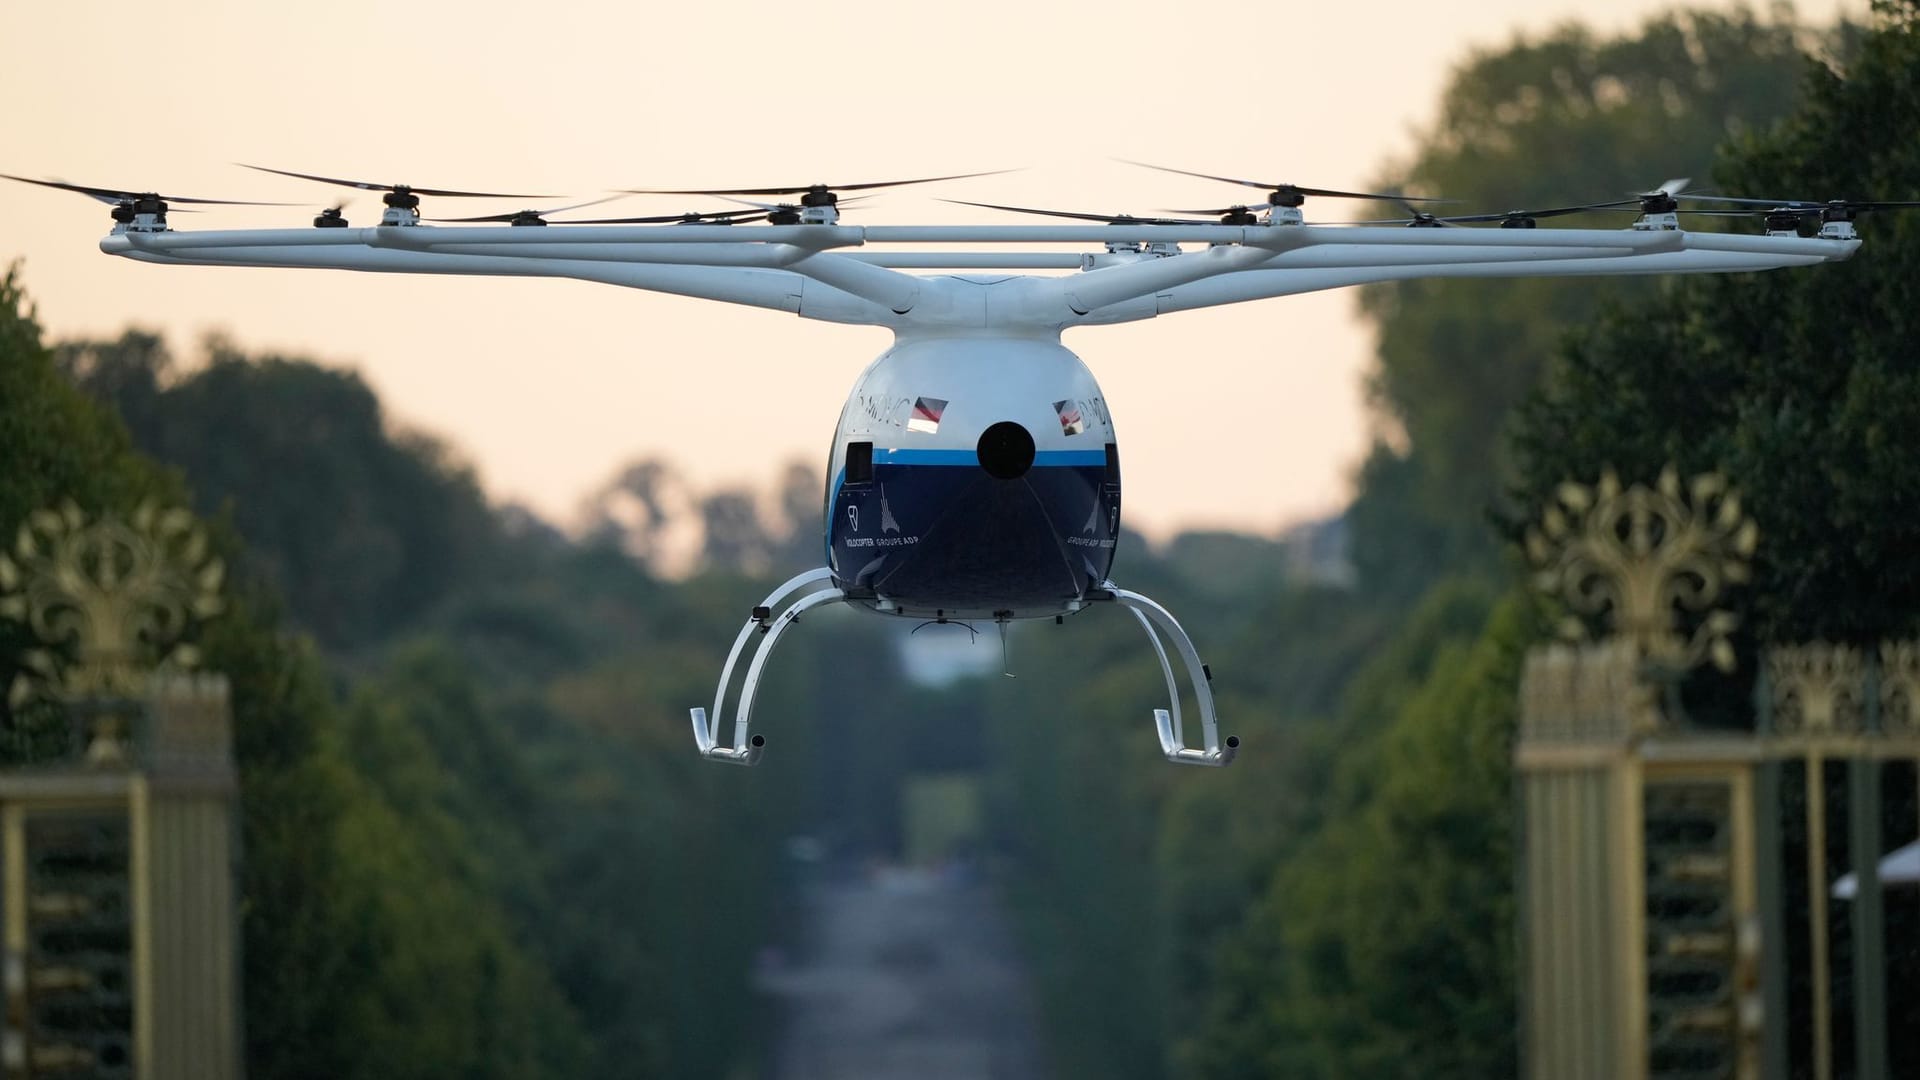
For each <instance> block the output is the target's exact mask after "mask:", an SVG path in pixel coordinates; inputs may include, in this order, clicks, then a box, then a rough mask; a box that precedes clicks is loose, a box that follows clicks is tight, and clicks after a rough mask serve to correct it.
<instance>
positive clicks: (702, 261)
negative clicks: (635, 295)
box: [101, 222, 1859, 333]
mask: <svg viewBox="0 0 1920 1080" xmlns="http://www.w3.org/2000/svg"><path fill="white" fill-rule="evenodd" d="M1087 242H1099V243H1102V244H1106V245H1108V246H1109V249H1110V254H1112V253H1115V252H1117V253H1118V254H1117V255H1113V257H1112V258H1111V259H1108V258H1107V257H1102V260H1103V261H1106V262H1107V263H1108V264H1107V265H1100V266H1098V268H1096V269H1084V270H1082V271H1081V272H1078V273H1067V274H1061V275H1056V276H1035V275H1030V274H1029V275H1011V276H996V277H995V278H993V279H991V280H981V279H977V278H967V277H959V276H945V275H918V274H909V273H903V272H902V271H901V270H900V269H895V268H894V267H901V268H919V269H936V268H950V269H961V270H964V269H969V268H972V269H983V270H984V269H1026V270H1047V269H1066V268H1069V267H1075V266H1081V267H1084V266H1089V265H1093V263H1092V262H1091V261H1090V260H1091V258H1092V257H1090V256H1089V257H1083V256H1080V255H1073V254H1065V253H1054V252H1043V251H1032V250H1024V251H1012V252H984V251H967V252H952V251H908V252H873V253H868V252H863V253H860V254H845V253H840V252H836V251H834V250H833V249H836V248H852V247H861V246H865V245H892V244H907V243H932V244H956V243H971V244H1001V243H1021V244H1036V243H1039V244H1060V243H1074V244H1083V243H1087ZM1181 243H1205V244H1207V245H1209V246H1208V247H1207V248H1205V249H1201V250H1192V251H1184V252H1182V251H1180V250H1179V247H1178V245H1179V244H1181ZM1135 245H1151V246H1150V247H1144V246H1142V247H1136V246H1135ZM1858 247H1859V241H1858V240H1857V239H1852V238H1850V237H1820V238H1802V237H1798V236H1791V235H1780V234H1769V235H1765V236H1751V235H1734V234H1727V233H1688V232H1684V231H1682V230H1679V229H1673V228H1660V227H1646V226H1645V223H1644V222H1643V225H1642V226H1638V227H1635V228H1630V229H1615V230H1600V229H1554V228H1543V229H1526V230H1517V229H1514V230H1509V229H1497V228H1404V227H1383V226H1329V225H1255V226H1225V225H1214V224H1191V225H1189V224H1179V225H1143V224H1122V225H1106V226H1059V225H1049V226H871V227H864V228H863V227H854V226H842V225H774V226H762V225H754V226H743V225H667V226H613V227H602V226H580V225H575V226H568V225H554V226H548V227H544V228H511V227H507V228H503V227H497V226H496V227H471V226H464V227H442V226H426V225H409V226H392V225H383V226H378V227H374V228H361V229H349V228H340V229H333V228H320V229H255V230H218V231H208V232H186V233H182V232H177V231H174V230H171V229H166V228H164V227H161V228H158V229H155V228H151V227H147V228H132V229H124V228H123V229H119V230H116V231H115V232H114V234H113V235H110V236H108V237H107V238H105V239H104V240H102V241H101V249H102V250H103V251H106V252H108V253H109V254H114V255H122V256H126V257H129V258H134V259H139V260H141V261H146V262H164V263H182V264H192V265H228V266H276V267H311V268H328V269H342V270H362V271H371V272H376V273H429V274H432V273H438V274H479V275H501V276H523V277H563V278H574V279H578V280H583V281H597V282H603V283H606V284H612V285H620V286H625V287H628V288H637V289H646V290H650V291H654V292H664V293H673V294H677V295H681V296H692V297H697V298H701V299H708V300H718V301H722V302H726V303H734V304H744V305H748V306H753V307H761V308H768V309H771V310H777V311H786V312H789V313H792V314H797V315H800V316H802V317H805V318H811V319H820V320H824V321H829V322H840V323H853V324H861V325H874V326H888V327H892V328H894V329H896V330H902V331H906V330H911V329H937V328H941V327H949V326H963V327H974V328H993V329H1004V330H1008V331H1010V332H1015V333H1033V332H1039V333H1046V332H1051V331H1058V330H1060V329H1063V328H1065V327H1068V326H1076V325H1079V326H1085V325H1102V324H1111V323H1119V322H1130V321H1134V320H1137V319H1147V318H1152V317H1154V316H1155V315H1159V314H1164V313H1167V312H1172V311H1185V310H1191V309H1195V308H1202V307H1214V306H1218V305H1221V304H1233V303H1241V302H1244V301H1249V300H1259V299H1264V298H1268V297H1276V296H1287V295H1291V294H1295V293H1302V292H1312V291H1317V290H1322V289H1332V288H1340V287H1343V286H1348V285H1356V284H1364V283H1368V282H1376V281H1396V280H1407V279H1412V278H1423V277H1516V276H1525V277H1534V276H1539V277H1549V276H1568V275H1585V274H1596V275H1597V274H1665V273H1724V272H1732V271H1752V270H1768V269H1776V268H1780V267H1787V266H1803V265H1810V264H1814V263H1819V262H1825V261H1838V260H1841V259H1845V258H1847V257H1849V256H1851V255H1852V254H1853V252H1854V251H1855V250H1856V249H1857V248H1858ZM1083 260H1087V261H1083Z"/></svg>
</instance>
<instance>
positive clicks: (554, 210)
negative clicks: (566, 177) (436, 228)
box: [425, 195, 624, 224]
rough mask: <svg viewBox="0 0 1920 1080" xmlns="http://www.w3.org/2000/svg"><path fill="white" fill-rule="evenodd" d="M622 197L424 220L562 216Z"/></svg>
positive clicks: (453, 222)
mask: <svg viewBox="0 0 1920 1080" xmlns="http://www.w3.org/2000/svg"><path fill="white" fill-rule="evenodd" d="M623 197H624V196H620V195H608V196H606V197H605V198H600V199H589V200H588V201H586V202H580V203H574V204H573V205H572V206H554V207H549V208H548V209H545V210H514V211H511V212H510V213H505V214H483V215H481V216H479V217H450V218H426V219H425V220H427V221H437V222H444V223H447V224H465V223H467V222H474V221H512V220H513V219H514V218H517V217H520V216H521V215H523V214H532V215H534V216H536V217H546V216H547V215H548V214H564V213H566V212H567V211H569V210H584V209H586V208H587V207H589V206H599V205H600V204H601V203H608V202H612V201H613V200H615V199H619V198H623Z"/></svg>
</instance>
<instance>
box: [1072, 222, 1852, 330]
mask: <svg viewBox="0 0 1920 1080" xmlns="http://www.w3.org/2000/svg"><path fill="white" fill-rule="evenodd" d="M1641 235H1644V236H1650V237H1661V238H1665V239H1666V240H1667V241H1668V243H1667V244H1666V245H1665V246H1667V247H1669V248H1673V247H1678V248H1679V249H1680V250H1664V251H1663V250H1657V249H1655V250H1649V251H1646V252H1645V253H1638V252H1631V251H1629V252H1627V253H1625V254H1616V255H1614V256H1611V257H1608V256H1593V255H1582V256H1580V257H1576V258H1565V257H1557V256H1556V254H1555V253H1552V252H1545V253H1543V252H1541V251H1538V250H1528V249H1525V248H1523V249H1521V250H1522V251H1524V252H1525V254H1526V257H1525V258H1523V259H1516V260H1513V261H1506V260H1501V259H1488V258H1484V257H1472V258H1465V259H1459V260H1453V259H1449V260H1447V261H1441V260H1437V259H1436V260H1434V261H1432V262H1408V263H1405V264H1403V265H1381V263H1380V262H1375V263H1374V264H1373V265H1371V266H1368V265H1365V264H1364V263H1362V262H1360V261H1358V260H1355V261H1353V262H1352V263H1350V264H1349V265H1346V266H1332V265H1327V266H1320V267H1299V268H1294V267H1285V266H1282V265H1280V264H1279V263H1278V262H1276V263H1275V264H1270V268H1262V269H1258V270H1253V271H1249V272H1247V273H1243V274H1235V275H1232V276H1229V277H1225V278H1215V279H1212V280H1207V281H1201V282H1196V283H1194V284H1192V285H1187V286H1184V287H1181V288H1175V289H1171V290H1168V291H1166V292H1163V293H1159V294H1157V296H1156V298H1155V299H1156V303H1155V306H1154V310H1153V311H1152V312H1142V311H1139V310H1138V309H1137V308H1136V309H1134V310H1130V311H1127V312H1125V313H1119V312H1116V313H1115V314H1116V315H1118V316H1119V317H1117V318H1114V319H1112V320H1111V321H1115V322H1123V321H1130V320H1132V319H1138V318H1146V317H1151V315H1153V314H1168V313H1171V312H1175V311H1191V310H1194V309H1197V308H1207V307H1218V306H1220V305H1223V304H1238V303H1243V302H1245V301H1249V300H1263V299H1269V298H1272V297H1277V296H1292V295H1296V294H1299V293H1306V292H1317V291H1321V290H1325V289H1338V288H1344V287H1347V286H1351V285H1365V284H1371V283H1374V282H1380V281H1407V280H1411V279H1415V278H1440V277H1453V278H1472V277H1478V278H1495V277H1579V276H1602V275H1626V274H1722V273H1737V272H1743V271H1747V272H1750V271H1758V270H1777V269H1783V268H1786V267H1793V266H1812V265H1817V264H1819V263H1822V262H1839V261H1842V260H1844V259H1846V258H1848V257H1850V256H1851V255H1852V254H1853V253H1854V251H1856V250H1857V249H1858V248H1859V246H1860V241H1858V240H1819V239H1801V238H1798V237H1773V236H1735V235H1729V234H1725V233H1681V232H1648V233H1643V234H1641ZM1102 314H1104V313H1102V312H1097V311H1096V312H1094V313H1093V314H1092V317H1091V318H1089V319H1088V320H1087V321H1088V322H1089V323H1092V322H1101V321H1108V320H1103V319H1102V318H1101V316H1102Z"/></svg>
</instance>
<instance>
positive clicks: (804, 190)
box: [627, 169, 1013, 206]
mask: <svg viewBox="0 0 1920 1080" xmlns="http://www.w3.org/2000/svg"><path fill="white" fill-rule="evenodd" d="M1012 171H1013V170H1011V169H995V170H993V171H991V172H975V173H954V174H953V175H951V176H922V177H917V178H915V179H912V180H871V181H867V182H865V183H858V184H824V183H822V184H799V185H796V186H792V187H763V188H705V189H699V190H684V191H668V190H662V189H655V188H631V189H627V194H630V195H798V196H800V205H801V206H836V205H838V204H839V202H840V198H839V195H838V192H842V191H870V190H873V189H875V188H890V187H906V186H908V185H910V184H937V183H939V182H940V181H942V180H971V179H973V178H974V177H976V176H1000V175H1003V174H1005V173H1008V172H1012Z"/></svg>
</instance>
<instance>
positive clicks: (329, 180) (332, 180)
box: [234, 161, 560, 199]
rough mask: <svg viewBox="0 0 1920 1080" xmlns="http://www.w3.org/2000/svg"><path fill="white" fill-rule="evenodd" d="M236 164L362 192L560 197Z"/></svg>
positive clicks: (481, 197) (538, 197)
mask: <svg viewBox="0 0 1920 1080" xmlns="http://www.w3.org/2000/svg"><path fill="white" fill-rule="evenodd" d="M234 164H236V165H238V166H240V167H241V168H243V169H255V170H258V171H260V172H269V173H277V174H279V175H281V176H291V177H295V178H297V179H300V180H315V181H318V182H320V183H322V184H338V185H340V186H341V187H350V188H359V189H360V190H361V191H398V190H400V189H401V188H405V189H406V190H408V191H411V192H413V193H414V194H415V195H444V196H451V197H453V198H460V199H557V198H559V197H560V196H558V195H514V194H510V193H505V192H499V191H452V190H449V189H447V188H426V187H413V186H411V185H409V184H375V183H372V182H370V181H367V180H341V179H338V178H336V177H332V176H315V175H314V174H312V173H303V172H289V171H287V170H286V169H269V168H267V167H266V166H265V165H248V164H247V163H245V162H241V161H236V162H234Z"/></svg>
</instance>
